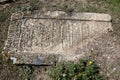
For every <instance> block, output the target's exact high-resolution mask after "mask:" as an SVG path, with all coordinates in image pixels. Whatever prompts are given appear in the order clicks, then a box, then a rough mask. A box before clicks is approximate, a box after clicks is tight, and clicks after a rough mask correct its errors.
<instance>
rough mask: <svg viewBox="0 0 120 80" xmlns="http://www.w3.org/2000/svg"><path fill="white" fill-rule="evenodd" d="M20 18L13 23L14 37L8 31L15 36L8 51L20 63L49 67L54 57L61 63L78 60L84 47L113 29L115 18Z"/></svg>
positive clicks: (62, 14) (59, 15) (78, 15)
mask: <svg viewBox="0 0 120 80" xmlns="http://www.w3.org/2000/svg"><path fill="white" fill-rule="evenodd" d="M14 15H17V14H14ZM22 16H23V15H22ZM13 17H14V16H13ZM16 19H17V20H16V21H11V25H10V27H9V31H10V30H11V28H12V30H13V28H14V31H13V33H14V35H13V34H12V33H10V32H8V37H11V35H10V34H12V35H13V36H12V38H10V39H11V40H7V42H6V46H5V48H6V49H9V50H10V51H12V52H14V53H15V54H13V56H14V57H15V58H16V59H17V60H16V63H18V64H19V63H20V64H22V63H24V64H39V63H40V64H42V63H46V64H49V63H52V62H54V59H55V58H54V57H51V55H58V56H57V57H58V60H59V61H64V60H65V61H69V60H76V59H78V58H79V57H81V55H82V54H76V53H82V51H79V50H82V46H83V45H85V44H86V43H87V42H89V40H90V39H92V38H94V37H98V36H99V35H102V34H104V33H107V32H108V29H112V27H111V22H110V21H111V16H110V15H108V14H100V13H72V14H71V15H69V14H67V13H65V12H61V11H55V12H46V13H39V12H38V13H37V14H33V15H31V16H23V18H20V19H19V18H16ZM9 41H10V43H11V44H9ZM78 49H79V50H78ZM16 50H17V52H15V51H16ZM38 55H39V58H37V59H36V56H38ZM40 56H41V57H40ZM41 59H42V60H41ZM36 60H37V61H36ZM39 61H40V62H39Z"/></svg>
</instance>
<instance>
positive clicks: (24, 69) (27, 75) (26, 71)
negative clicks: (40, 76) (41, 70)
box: [23, 65, 33, 80]
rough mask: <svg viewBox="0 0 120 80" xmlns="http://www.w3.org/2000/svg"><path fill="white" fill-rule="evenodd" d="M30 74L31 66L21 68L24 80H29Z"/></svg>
mask: <svg viewBox="0 0 120 80" xmlns="http://www.w3.org/2000/svg"><path fill="white" fill-rule="evenodd" d="M32 72H33V66H27V65H25V66H23V73H24V78H25V80H30V78H31V75H32Z"/></svg>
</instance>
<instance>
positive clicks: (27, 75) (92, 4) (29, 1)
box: [0, 0, 120, 80]
mask: <svg viewBox="0 0 120 80" xmlns="http://www.w3.org/2000/svg"><path fill="white" fill-rule="evenodd" d="M33 10H40V11H44V12H45V11H55V10H61V11H65V12H68V13H69V12H73V11H74V12H100V13H108V14H110V15H111V16H112V27H113V31H110V32H109V33H108V34H104V35H101V36H100V37H98V38H95V39H94V40H92V41H91V42H90V43H89V44H88V45H87V47H90V48H92V49H91V52H90V53H89V54H86V57H85V58H86V59H93V60H95V61H96V62H97V63H98V65H99V66H100V68H101V74H103V75H105V76H106V77H107V78H108V80H120V61H119V59H120V23H119V22H120V14H119V13H120V1H119V0H101V1H100V0H25V1H24V0H16V2H12V3H5V4H3V5H0V52H1V51H2V49H3V47H4V43H5V40H6V37H7V30H8V26H9V22H10V16H11V14H12V13H14V12H17V11H24V12H25V13H26V15H28V13H32V11H33ZM1 15H2V17H1ZM84 47H85V48H86V46H84ZM48 69H49V67H43V66H41V67H38V66H37V67H36V66H27V65H22V66H20V65H19V66H18V65H13V64H12V63H11V62H6V61H2V59H1V56H0V80H50V79H49V78H48V77H47V76H46V75H45V73H46V71H47V70H48ZM41 75H42V76H41Z"/></svg>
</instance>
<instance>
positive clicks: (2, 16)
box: [0, 10, 6, 22]
mask: <svg viewBox="0 0 120 80" xmlns="http://www.w3.org/2000/svg"><path fill="white" fill-rule="evenodd" d="M5 20H6V15H5V13H4V11H3V10H0V22H3V21H5Z"/></svg>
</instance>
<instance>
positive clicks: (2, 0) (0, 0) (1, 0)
mask: <svg viewBox="0 0 120 80" xmlns="http://www.w3.org/2000/svg"><path fill="white" fill-rule="evenodd" d="M5 1H8V0H0V2H5Z"/></svg>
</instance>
